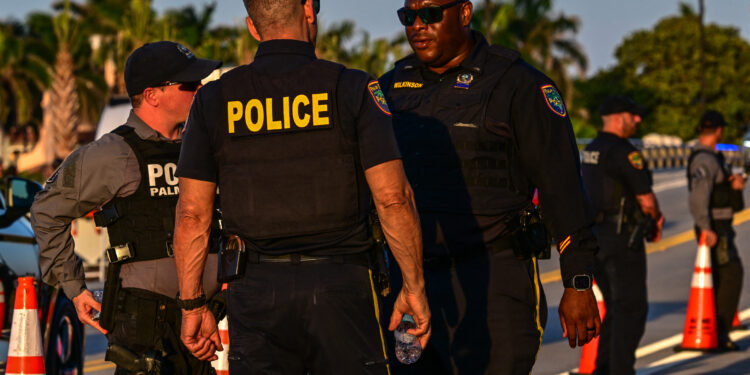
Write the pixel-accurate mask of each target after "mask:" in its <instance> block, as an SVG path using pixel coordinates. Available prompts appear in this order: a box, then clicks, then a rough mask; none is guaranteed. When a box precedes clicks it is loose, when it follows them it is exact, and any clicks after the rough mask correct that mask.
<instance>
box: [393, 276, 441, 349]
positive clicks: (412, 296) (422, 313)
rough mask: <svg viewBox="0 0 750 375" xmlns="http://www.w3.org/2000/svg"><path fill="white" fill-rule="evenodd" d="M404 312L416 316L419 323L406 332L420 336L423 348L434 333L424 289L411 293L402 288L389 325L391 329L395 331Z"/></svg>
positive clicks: (415, 319) (415, 320)
mask: <svg viewBox="0 0 750 375" xmlns="http://www.w3.org/2000/svg"><path fill="white" fill-rule="evenodd" d="M404 314H409V315H411V316H412V317H413V318H414V322H416V323H417V328H416V329H410V330H408V331H406V332H407V333H409V334H412V335H414V336H417V337H419V343H420V344H422V348H424V347H426V346H427V342H428V341H429V340H430V335H431V334H432V327H431V326H430V319H431V317H432V315H431V314H430V308H429V306H427V296H426V295H425V291H424V289H423V290H422V291H421V292H419V293H410V292H408V291H406V290H405V289H401V292H400V293H399V294H398V297H397V298H396V303H395V304H394V305H393V315H391V324H390V325H389V326H388V330H389V331H393V330H395V329H396V328H397V327H398V325H399V323H401V318H402V317H403V316H404Z"/></svg>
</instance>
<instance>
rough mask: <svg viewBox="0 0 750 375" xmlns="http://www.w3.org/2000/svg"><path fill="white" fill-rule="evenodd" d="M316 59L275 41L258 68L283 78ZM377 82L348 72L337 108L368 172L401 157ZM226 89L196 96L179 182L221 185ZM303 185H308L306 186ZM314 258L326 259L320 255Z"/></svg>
mask: <svg viewBox="0 0 750 375" xmlns="http://www.w3.org/2000/svg"><path fill="white" fill-rule="evenodd" d="M316 58H317V57H316V55H315V48H314V47H313V45H312V44H310V43H305V42H301V41H296V40H271V41H268V42H263V43H261V44H260V46H259V47H258V51H257V53H256V55H255V61H254V62H253V63H252V67H253V69H255V70H256V71H258V72H260V73H261V74H265V73H268V74H283V73H285V72H291V71H294V70H295V69H298V68H300V67H302V66H303V65H305V64H308V63H310V62H311V61H313V60H315V59H316ZM373 82H377V81H375V80H374V79H373V78H372V77H371V76H369V75H368V74H367V73H365V72H362V71H359V70H352V69H346V70H344V71H343V72H342V74H341V77H340V79H339V82H338V90H337V98H336V103H337V105H338V110H339V115H340V119H341V120H340V122H341V123H348V124H354V125H355V126H349V127H345V129H347V128H348V129H356V132H357V134H356V135H355V137H356V139H357V140H358V145H359V157H360V162H361V165H362V169H363V170H367V169H369V168H371V167H373V166H376V165H378V164H382V163H384V162H388V161H391V160H395V159H399V158H400V157H401V155H400V153H399V150H398V146H397V144H396V140H395V137H394V134H393V128H392V123H391V116H390V113H389V112H387V110H388V109H387V107H386V106H384V105H382V104H381V105H379V104H378V102H377V100H376V98H374V96H373V95H372V94H371V90H370V89H368V85H370V84H372V83H373ZM222 98H223V97H222V92H221V85H220V84H219V83H218V82H211V83H209V84H207V85H206V86H204V87H203V88H201V89H200V90H199V91H198V93H197V94H196V96H195V100H194V102H193V106H192V108H191V110H190V116H189V118H188V121H187V123H186V126H185V132H184V134H183V141H182V152H181V156H180V162H179V165H178V168H177V175H178V176H179V177H186V178H191V179H196V180H201V181H209V182H218V181H217V179H218V166H217V162H216V158H215V151H216V146H215V140H216V136H215V133H216V132H217V129H218V128H219V127H221V126H225V124H223V123H221V122H222V121H221V120H220V119H221V118H222V117H221V115H222V111H224V112H226V108H225V107H226V103H224V102H223V101H222ZM301 183H302V184H304V182H301ZM340 236H341V233H323V234H316V235H306V236H300V237H296V238H279V239H269V240H263V241H258V242H257V243H256V244H257V245H258V246H260V247H261V248H263V249H264V250H269V251H285V250H293V249H294V248H295V247H300V246H304V245H308V244H310V243H320V242H328V240H330V239H331V238H337V237H340ZM370 245H371V242H370V240H369V239H368V238H363V237H362V236H361V232H357V234H356V235H355V236H354V238H347V239H346V240H344V241H343V242H342V243H340V244H338V245H337V246H336V251H335V252H336V253H342V252H344V253H356V252H360V251H364V250H367V248H368V246H370ZM313 254H318V255H325V254H324V253H321V252H313Z"/></svg>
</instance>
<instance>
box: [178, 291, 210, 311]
mask: <svg viewBox="0 0 750 375" xmlns="http://www.w3.org/2000/svg"><path fill="white" fill-rule="evenodd" d="M205 305H206V294H205V293H203V294H201V295H200V296H198V297H197V298H193V299H185V300H183V299H180V294H179V293H178V294H177V306H179V307H180V308H181V309H183V310H185V311H190V310H195V309H197V308H199V307H202V306H205Z"/></svg>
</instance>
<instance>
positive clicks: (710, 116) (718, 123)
mask: <svg viewBox="0 0 750 375" xmlns="http://www.w3.org/2000/svg"><path fill="white" fill-rule="evenodd" d="M726 125H727V122H726V120H724V116H722V115H721V113H720V112H719V111H714V110H708V111H706V112H705V113H703V116H701V122H700V123H699V124H698V129H715V128H718V127H722V126H726Z"/></svg>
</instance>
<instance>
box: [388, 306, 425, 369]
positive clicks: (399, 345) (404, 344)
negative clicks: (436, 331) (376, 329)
mask: <svg viewBox="0 0 750 375" xmlns="http://www.w3.org/2000/svg"><path fill="white" fill-rule="evenodd" d="M413 328H417V324H416V323H415V322H414V318H412V316H411V315H408V314H404V317H403V318H401V323H400V324H399V325H398V328H396V331H395V332H393V335H394V337H395V338H396V359H398V361H399V362H401V363H403V364H406V365H410V364H412V363H414V362H416V361H417V360H418V359H419V357H420V356H421V355H422V344H420V343H419V340H418V339H417V337H416V336H414V335H412V334H409V333H406V331H407V330H409V329H413Z"/></svg>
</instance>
